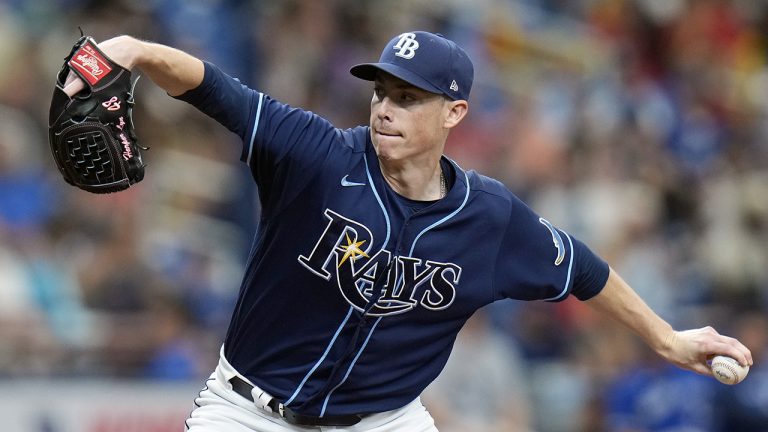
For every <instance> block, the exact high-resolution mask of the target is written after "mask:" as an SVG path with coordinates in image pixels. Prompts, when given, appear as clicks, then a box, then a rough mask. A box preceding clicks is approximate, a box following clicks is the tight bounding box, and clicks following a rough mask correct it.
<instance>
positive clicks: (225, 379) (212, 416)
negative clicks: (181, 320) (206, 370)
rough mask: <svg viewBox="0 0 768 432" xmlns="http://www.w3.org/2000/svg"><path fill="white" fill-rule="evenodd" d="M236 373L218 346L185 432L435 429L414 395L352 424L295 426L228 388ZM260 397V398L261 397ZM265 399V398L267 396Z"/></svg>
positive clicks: (433, 431) (414, 431) (417, 431)
mask: <svg viewBox="0 0 768 432" xmlns="http://www.w3.org/2000/svg"><path fill="white" fill-rule="evenodd" d="M235 376H238V377H240V378H242V379H244V380H245V381H248V380H247V379H246V378H245V377H243V376H242V375H240V374H239V373H238V372H237V371H236V370H235V369H234V368H233V367H232V366H231V365H230V364H229V362H228V361H227V359H226V358H224V349H223V347H222V350H221V355H220V356H219V365H218V366H217V367H216V370H215V371H214V372H213V374H211V377H210V378H209V379H208V380H207V381H206V386H205V388H204V389H203V390H202V391H201V392H200V395H199V396H198V397H197V398H196V399H195V408H194V410H193V411H192V413H191V414H190V417H189V418H188V419H187V421H186V422H185V429H184V430H185V431H188V432H307V431H338V432H342V431H344V432H363V431H366V432H402V431H408V432H437V428H436V427H435V422H434V420H433V419H432V416H431V415H430V414H429V412H428V411H427V409H426V408H425V407H424V405H422V403H421V399H420V398H416V399H415V400H414V401H412V402H411V403H409V404H408V405H406V406H404V407H402V408H399V409H396V410H392V411H386V412H382V413H377V414H371V415H368V416H365V417H364V418H363V419H362V420H361V421H360V422H359V423H358V424H356V425H354V426H344V427H340V426H322V427H320V426H318V427H302V426H295V425H292V424H290V423H288V422H286V421H285V419H283V418H282V417H280V416H279V415H278V414H276V413H273V412H272V410H271V409H269V408H265V407H264V406H265V403H259V402H260V400H259V399H258V398H254V399H255V400H256V402H251V401H250V400H248V399H246V398H244V397H242V396H241V395H239V394H237V393H235V391H234V390H232V385H231V384H230V383H229V380H230V379H232V378H233V377H235ZM263 399H264V398H262V400H263ZM267 400H268V399H267Z"/></svg>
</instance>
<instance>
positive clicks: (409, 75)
mask: <svg viewBox="0 0 768 432" xmlns="http://www.w3.org/2000/svg"><path fill="white" fill-rule="evenodd" d="M380 70H381V71H384V72H387V73H389V74H392V75H394V76H396V77H397V78H400V79H401V80H403V81H405V82H407V83H409V84H412V85H414V86H416V87H418V88H420V89H423V90H426V91H428V92H432V93H438V94H444V95H446V96H448V97H449V98H450V99H452V100H459V99H464V100H468V99H469V91H470V90H471V89H472V80H473V78H474V66H472V60H470V59H469V56H468V55H467V53H466V52H465V51H464V50H463V49H461V47H460V46H458V45H456V43H455V42H453V41H451V40H448V39H446V38H445V37H444V36H442V35H440V34H435V33H429V32H425V31H414V32H409V33H403V34H401V35H399V36H396V37H395V38H393V39H392V40H391V41H389V43H388V44H387V46H386V47H385V48H384V51H382V52H381V57H380V58H379V62H378V63H362V64H359V65H356V66H353V67H352V69H350V70H349V72H350V73H351V74H352V75H354V76H356V77H358V78H361V79H364V80H368V81H373V80H374V79H375V78H376V72H377V71H380Z"/></svg>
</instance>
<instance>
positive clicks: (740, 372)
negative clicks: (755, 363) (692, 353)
mask: <svg viewBox="0 0 768 432" xmlns="http://www.w3.org/2000/svg"><path fill="white" fill-rule="evenodd" d="M710 368H711V369H712V376H714V377H715V378H716V379H717V380H718V381H720V382H721V383H723V384H728V385H734V384H738V383H740V382H742V381H743V380H744V378H746V376H747V373H748V372H749V366H742V365H740V364H739V362H737V361H736V360H734V359H732V358H730V357H726V356H721V355H719V356H715V357H714V358H713V359H712V363H711V364H710Z"/></svg>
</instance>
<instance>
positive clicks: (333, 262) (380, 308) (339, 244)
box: [298, 209, 461, 316]
mask: <svg viewBox="0 0 768 432" xmlns="http://www.w3.org/2000/svg"><path fill="white" fill-rule="evenodd" d="M324 216H325V217H326V219H328V224H327V225H326V227H325V230H324V231H323V232H322V234H321V235H320V238H319V239H318V240H317V242H316V243H315V245H314V247H313V248H312V252H311V253H309V254H308V255H300V256H299V257H298V261H299V263H301V264H302V265H303V266H304V267H305V268H306V269H308V270H309V271H311V272H312V273H314V274H315V275H317V276H318V277H321V278H323V279H325V280H331V278H335V281H336V284H337V286H338V288H339V291H340V292H341V294H342V296H343V297H344V299H345V300H346V301H347V302H348V303H349V304H350V305H352V306H353V307H354V308H356V309H358V310H360V311H362V310H365V309H366V307H367V306H371V305H369V302H372V301H375V304H374V305H372V306H371V307H370V308H369V310H368V312H367V313H368V315H373V316H382V315H394V314H400V313H404V312H407V311H410V310H412V309H414V308H416V307H419V306H420V307H423V308H424V309H427V310H433V311H438V310H443V309H445V308H447V307H449V306H450V305H451V304H452V303H453V301H454V299H455V298H456V286H457V285H458V283H459V279H460V278H461V267H460V266H458V265H456V264H453V263H446V262H440V261H437V260H433V259H422V258H417V257H409V256H395V257H393V256H392V253H391V252H390V251H388V250H386V249H381V250H378V251H375V253H374V252H373V251H372V250H371V249H372V245H373V243H374V241H373V234H372V233H371V230H370V229H369V228H368V227H366V226H365V225H363V224H361V223H359V222H356V221H354V220H351V219H349V218H346V217H344V216H342V215H340V214H338V213H336V212H334V211H333V210H330V209H326V210H325V213H324ZM390 263H391V265H390ZM384 272H386V274H384ZM380 277H384V278H385V279H384V280H385V283H384V285H383V287H380V289H379V287H374V285H375V282H376V280H378V279H380ZM374 291H376V292H374Z"/></svg>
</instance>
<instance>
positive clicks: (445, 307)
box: [180, 63, 608, 415]
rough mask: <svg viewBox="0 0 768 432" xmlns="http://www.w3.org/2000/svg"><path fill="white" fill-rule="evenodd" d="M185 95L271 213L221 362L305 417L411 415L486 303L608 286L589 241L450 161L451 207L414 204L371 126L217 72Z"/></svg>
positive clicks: (444, 202)
mask: <svg viewBox="0 0 768 432" xmlns="http://www.w3.org/2000/svg"><path fill="white" fill-rule="evenodd" d="M180 99H183V100H186V101H188V102H190V103H192V104H193V105H195V106H197V107H198V108H199V109H200V110H202V111H203V112H205V113H207V114H208V115H210V116H212V117H213V118H215V119H216V120H217V121H219V122H220V123H221V124H223V125H224V126H226V127H227V128H229V129H230V130H231V131H233V132H235V133H236V134H238V135H239V136H240V137H241V138H242V139H243V143H244V150H243V154H242V159H243V161H245V162H246V163H247V164H248V166H249V167H250V170H251V172H252V174H253V178H254V179H255V181H256V184H257V186H258V191H259V196H260V200H261V205H262V212H261V218H260V221H259V226H258V229H257V232H256V236H255V239H254V244H253V248H252V251H251V253H250V256H249V259H248V263H247V268H246V271H245V276H244V278H243V282H242V285H241V287H240V294H239V297H238V301H237V305H236V307H235V310H234V313H233V316H232V321H231V323H230V326H229V329H228V332H227V336H226V340H225V342H224V353H225V356H226V358H227V359H228V360H229V362H230V363H231V364H232V365H233V366H234V367H235V368H236V369H237V370H238V371H239V372H240V373H241V374H243V375H245V376H246V377H247V378H249V379H250V380H251V381H253V382H254V383H255V384H256V385H258V386H259V387H261V388H263V389H264V390H266V391H268V392H269V393H271V394H272V395H273V396H275V397H276V398H278V399H279V400H281V401H282V402H284V404H285V405H286V406H289V407H292V408H293V409H294V410H296V411H298V412H301V413H304V414H308V415H326V414H327V415H337V414H350V413H369V412H381V411H386V410H391V409H395V408H399V407H402V406H404V405H405V404H407V403H408V402H410V401H412V400H413V399H415V398H416V397H418V396H419V394H420V393H421V392H422V390H424V388H425V387H426V386H427V385H428V384H429V383H430V382H431V381H432V380H433V379H434V378H435V377H437V375H438V374H439V373H440V371H441V370H442V368H443V366H444V365H445V362H446V361H447V359H448V355H449V353H450V351H451V347H452V345H453V343H454V340H455V338H456V334H457V333H458V331H459V330H460V329H461V327H462V325H463V324H464V322H465V321H466V320H467V318H469V317H470V316H471V315H472V313H473V312H474V311H476V310H477V309H478V308H480V307H482V306H484V305H487V304H489V303H491V302H494V301H496V300H501V299H506V298H510V299H519V300H548V301H559V300H563V299H564V298H566V297H567V296H568V295H570V294H573V295H575V296H576V297H578V298H579V299H588V298H590V297H592V296H594V295H595V294H597V293H598V292H599V291H600V289H602V287H603V285H604V284H605V282H606V280H607V277H608V266H607V265H606V264H605V263H604V262H603V261H602V260H601V259H600V258H598V257H597V256H595V254H593V253H592V252H591V251H590V250H589V249H588V248H587V247H586V246H585V245H584V244H582V243H581V242H579V241H578V240H576V239H574V238H573V237H571V236H570V235H568V234H567V233H566V232H564V231H562V230H560V229H557V228H555V227H554V226H552V225H551V224H550V223H549V222H547V221H546V220H545V219H542V218H540V217H539V216H538V215H537V214H536V213H534V212H533V211H532V210H531V209H530V208H529V207H527V206H526V205H525V204H524V203H523V202H521V201H520V200H519V199H518V198H517V197H515V196H514V195H513V194H512V193H511V192H510V191H509V190H508V189H507V188H506V187H505V186H504V185H502V184H501V183H500V182H498V181H496V180H493V179H491V178H488V177H485V176H482V175H480V174H478V173H476V172H474V171H464V170H463V169H461V168H460V167H459V166H458V165H457V164H456V163H454V162H453V161H451V160H449V159H447V158H443V161H442V163H443V164H444V167H446V168H448V169H449V170H450V171H449V173H450V175H449V177H450V178H451V180H452V186H451V188H450V190H449V192H448V194H447V195H446V196H445V198H443V199H441V200H439V201H436V202H434V203H418V202H413V201H409V200H406V199H405V198H403V197H401V196H399V195H397V194H396V193H394V191H392V189H391V188H390V187H389V186H388V185H387V183H386V181H385V180H384V178H383V176H382V174H381V171H380V170H379V164H378V160H377V158H376V153H375V151H374V148H373V145H372V144H371V140H370V133H369V128H368V127H363V126H361V127H356V128H353V129H347V130H341V129H337V128H335V127H334V126H333V125H332V124H331V123H330V122H328V121H327V120H325V119H324V118H322V117H320V116H318V115H315V114H313V113H311V112H307V111H304V110H301V109H297V108H292V107H289V106H287V105H285V104H282V103H280V102H278V101H276V100H274V99H272V98H270V97H269V96H267V95H266V94H264V93H260V92H257V91H254V90H251V89H249V88H247V87H246V86H244V85H242V84H241V83H240V82H239V81H237V80H235V79H233V78H231V77H229V76H228V75H226V74H224V73H223V72H221V71H220V70H219V69H218V68H216V67H215V66H213V65H211V64H209V63H206V67H205V78H204V81H203V83H202V84H201V85H200V86H199V87H198V88H196V89H194V90H191V91H189V92H187V93H186V94H185V95H182V96H181V97H180Z"/></svg>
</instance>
